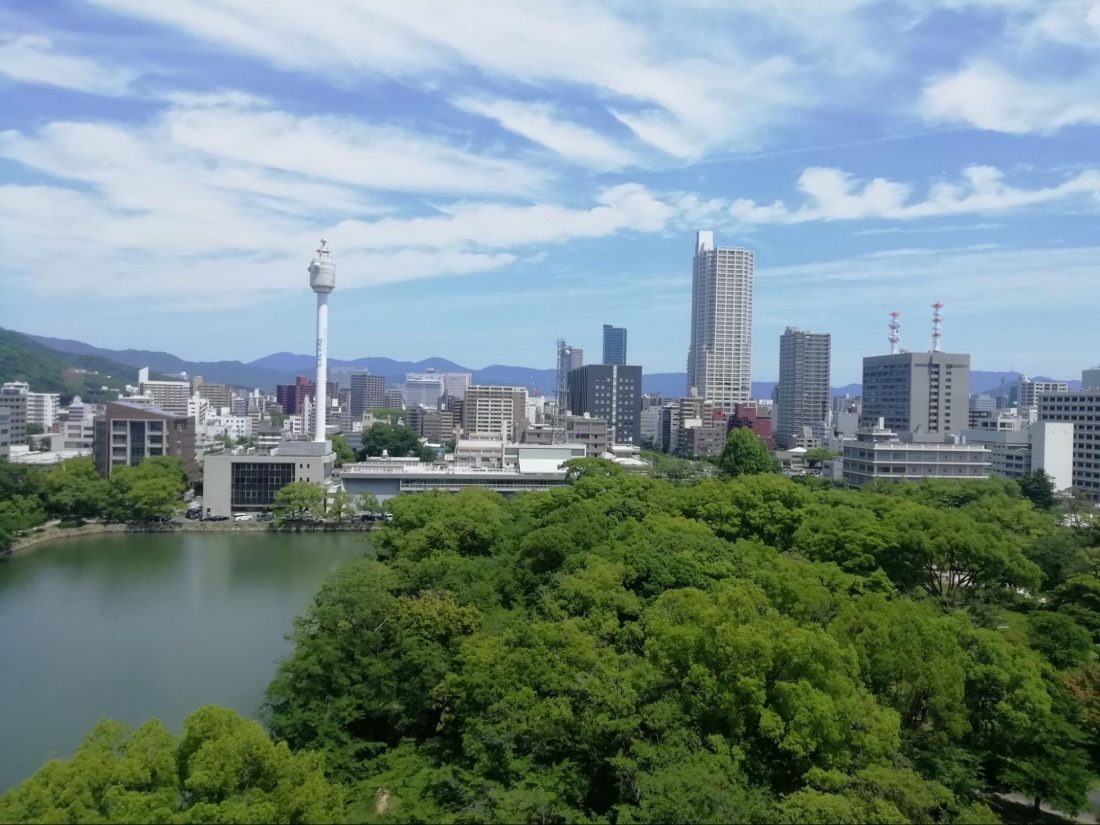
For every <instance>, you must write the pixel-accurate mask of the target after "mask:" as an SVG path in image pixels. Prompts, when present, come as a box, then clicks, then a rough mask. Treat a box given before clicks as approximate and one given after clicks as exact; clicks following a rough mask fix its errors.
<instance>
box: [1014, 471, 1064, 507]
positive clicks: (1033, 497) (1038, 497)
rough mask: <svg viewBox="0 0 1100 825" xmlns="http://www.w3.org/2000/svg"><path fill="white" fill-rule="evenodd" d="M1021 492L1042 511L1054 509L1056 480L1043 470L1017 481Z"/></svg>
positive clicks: (1021, 477)
mask: <svg viewBox="0 0 1100 825" xmlns="http://www.w3.org/2000/svg"><path fill="white" fill-rule="evenodd" d="M1016 483H1017V484H1018V485H1020V492H1021V493H1023V494H1024V497H1025V498H1027V499H1028V500H1029V501H1030V502H1031V503H1032V504H1034V505H1035V506H1036V507H1038V508H1039V509H1040V510H1052V509H1054V503H1055V498H1054V492H1055V490H1054V479H1053V478H1051V477H1050V475H1049V474H1048V473H1046V472H1045V471H1044V470H1043V469H1042V468H1040V469H1038V470H1035V471H1033V472H1030V473H1028V474H1027V475H1023V476H1020V478H1018V479H1016Z"/></svg>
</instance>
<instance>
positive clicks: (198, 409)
mask: <svg viewBox="0 0 1100 825" xmlns="http://www.w3.org/2000/svg"><path fill="white" fill-rule="evenodd" d="M210 411H211V410H210V400H209V399H208V398H204V397H203V396H201V395H199V394H198V393H195V394H194V395H192V396H191V397H190V398H188V399H187V417H188V418H193V419H195V426H196V427H202V426H203V425H205V424H206V417H207V416H208V415H209V414H210Z"/></svg>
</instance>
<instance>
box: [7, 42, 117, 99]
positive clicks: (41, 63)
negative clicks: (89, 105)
mask: <svg viewBox="0 0 1100 825" xmlns="http://www.w3.org/2000/svg"><path fill="white" fill-rule="evenodd" d="M0 75H6V76H7V77H10V78H11V79H12V80H16V81H19V82H20V83H33V84H39V85H45V86H60V87H62V88H65V89H75V90H77V91H80V92H89V93H91V94H97V95H113V96H117V95H124V94H127V93H128V92H129V91H130V86H131V84H132V83H133V81H134V80H135V78H137V76H138V73H137V72H136V71H133V70H131V69H127V68H123V67H117V66H107V65H103V64H102V63H101V62H97V61H93V60H89V59H88V58H85V57H78V56H76V55H68V54H61V53H59V52H57V51H55V50H54V44H53V42H52V41H51V40H50V39H49V38H46V37H37V36H34V35H24V36H22V37H16V38H12V39H9V40H6V41H4V42H3V43H0Z"/></svg>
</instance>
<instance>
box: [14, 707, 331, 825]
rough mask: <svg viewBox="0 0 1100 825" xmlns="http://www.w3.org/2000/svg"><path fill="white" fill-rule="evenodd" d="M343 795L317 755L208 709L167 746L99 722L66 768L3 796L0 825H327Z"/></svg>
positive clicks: (145, 733) (53, 767)
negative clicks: (315, 824) (225, 824)
mask: <svg viewBox="0 0 1100 825" xmlns="http://www.w3.org/2000/svg"><path fill="white" fill-rule="evenodd" d="M342 817H343V790H342V789H341V788H340V787H339V786H336V785H332V784H330V783H329V782H328V780H326V779H325V776H324V771H323V762H322V760H321V758H320V757H319V756H318V755H317V754H312V753H296V754H292V753H291V752H290V750H289V749H288V748H287V746H286V744H285V743H280V744H278V745H276V744H273V743H272V742H271V740H269V739H268V737H267V734H265V733H264V731H263V729H262V728H261V727H260V726H259V725H258V724H257V723H256V722H249V721H246V720H244V719H242V718H241V717H240V716H238V715H237V714H236V713H234V712H233V711H231V710H227V709H226V708H219V707H215V706H213V705H208V706H206V707H204V708H201V709H199V710H197V711H195V712H194V713H192V714H191V715H190V716H189V717H187V719H186V720H185V721H184V723H183V732H182V735H181V736H180V738H179V739H178V740H177V739H176V738H175V737H174V736H172V734H170V733H168V731H166V730H165V729H164V728H163V727H162V726H161V724H160V722H158V721H156V720H153V721H150V722H146V723H145V724H144V725H142V726H141V727H139V728H137V729H136V730H128V729H127V728H125V727H124V726H123V725H122V724H120V723H118V722H110V721H105V722H100V723H99V725H97V726H96V728H95V729H94V730H93V731H92V732H91V733H90V734H89V735H88V737H87V738H86V739H85V740H84V742H83V744H81V745H80V746H79V747H78V748H77V750H76V754H75V755H74V756H73V758H72V759H70V760H68V761H64V762H62V761H58V760H54V761H52V762H49V763H47V764H46V765H45V766H44V767H43V768H42V769H41V770H39V771H38V773H36V774H35V775H34V776H32V777H31V778H30V779H27V780H26V781H25V782H23V783H22V784H20V785H17V786H16V787H15V788H12V789H11V790H10V791H8V792H7V793H6V794H4V795H3V796H0V822H12V823H23V822H27V823H31V822H87V823H100V822H115V823H143V822H168V823H191V822H257V823H259V822H270V823H310V822H336V821H340V820H341V819H342Z"/></svg>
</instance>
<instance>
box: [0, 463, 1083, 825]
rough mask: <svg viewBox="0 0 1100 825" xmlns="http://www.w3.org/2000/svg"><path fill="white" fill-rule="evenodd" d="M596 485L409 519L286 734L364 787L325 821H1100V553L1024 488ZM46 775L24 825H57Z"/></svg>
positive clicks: (431, 508) (310, 666) (276, 708)
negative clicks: (343, 812)
mask: <svg viewBox="0 0 1100 825" xmlns="http://www.w3.org/2000/svg"><path fill="white" fill-rule="evenodd" d="M572 472H573V474H574V475H575V476H576V478H575V482H574V483H573V485H572V486H570V487H568V488H563V489H559V490H555V491H552V492H548V493H538V494H524V495H520V496H517V497H515V498H512V499H510V500H504V499H502V498H500V497H499V496H496V495H494V494H491V493H487V492H484V491H479V490H467V491H465V492H463V493H461V494H459V495H457V496H446V495H439V494H423V495H417V496H406V497H402V498H398V499H395V500H393V501H391V502H390V504H389V509H390V510H391V512H392V514H393V521H392V522H391V523H390V524H389V525H388V526H386V527H384V528H383V529H382V530H380V531H378V532H377V533H375V534H374V545H375V548H376V551H377V557H376V558H364V559H363V560H361V561H358V562H355V563H352V564H350V565H347V566H345V567H344V568H342V569H341V570H339V571H338V572H337V573H336V574H334V576H333V577H332V578H331V579H330V580H329V581H328V583H326V585H325V586H324V587H323V588H322V590H321V591H320V593H318V595H317V596H316V598H315V600H314V603H313V605H312V606H311V607H310V608H309V609H308V611H307V612H306V613H305V615H303V616H302V617H301V618H300V619H299V620H298V621H297V622H296V625H295V628H294V634H293V641H294V650H293V653H292V655H291V656H289V657H288V658H287V660H286V661H285V662H283V664H282V665H281V667H280V668H279V672H278V675H277V677H276V678H275V680H274V681H273V682H272V684H271V686H270V688H269V693H268V699H269V709H268V716H267V722H268V725H269V728H270V731H271V734H272V736H273V738H275V739H276V740H284V741H286V742H287V743H288V744H289V746H290V748H291V750H292V751H294V752H298V753H301V752H310V753H314V754H319V755H320V756H321V757H323V760H324V764H325V766H326V771H327V776H328V780H329V781H332V782H335V783H339V786H340V788H339V789H335V788H334V789H333V790H332V791H331V794H333V800H334V801H333V803H332V806H329V807H324V806H322V808H323V809H324V810H327V811H330V812H331V811H332V810H335V807H334V806H335V805H336V804H337V803H338V801H339V800H337V799H336V797H337V795H341V794H342V795H344V796H345V797H346V800H347V818H348V821H352V822H383V823H385V822H395V823H396V822H414V821H428V822H538V823H554V822H615V823H628V822H684V821H686V822H784V823H813V822H836V823H859V822H889V823H905V822H913V823H980V822H997V821H1000V819H999V816H1000V814H999V813H998V810H1000V809H1002V808H1003V805H1004V803H1003V801H1002V798H1001V797H1000V796H999V795H998V794H1001V793H1011V792H1015V793H1019V794H1022V795H1024V796H1025V797H1026V798H1028V799H1029V800H1035V802H1036V803H1038V801H1040V800H1041V801H1042V802H1044V803H1046V804H1047V805H1049V806H1051V807H1053V808H1056V809H1058V810H1061V811H1065V812H1069V813H1072V812H1074V811H1078V810H1081V809H1082V808H1084V806H1085V793H1086V791H1087V789H1088V788H1089V787H1090V785H1091V783H1092V782H1093V780H1094V777H1095V775H1096V771H1095V757H1096V753H1097V745H1098V743H1100V739H1098V737H1100V699H1098V696H1100V666H1098V665H1097V663H1096V661H1095V660H1096V655H1095V647H1094V644H1095V642H1096V640H1097V634H1098V633H1100V578H1098V577H1097V574H1098V573H1100V530H1098V529H1097V528H1096V527H1092V526H1090V527H1082V528H1073V529H1070V528H1064V527H1060V526H1058V523H1057V520H1056V518H1055V517H1054V516H1053V515H1052V514H1050V513H1048V512H1043V511H1040V510H1036V509H1035V508H1034V507H1033V506H1032V504H1031V502H1030V501H1029V500H1028V499H1026V498H1024V497H1023V496H1022V495H1021V494H1020V490H1019V488H1018V487H1017V486H1016V485H1015V484H1014V483H1011V482H1004V481H988V482H980V483H944V482H930V483H924V484H920V485H898V486H892V487H883V488H879V489H864V490H861V491H858V492H857V491H849V490H840V489H833V488H829V487H824V486H818V485H814V484H799V483H796V482H793V481H790V480H787V479H784V478H781V477H779V476H777V475H773V474H760V475H748V476H741V477H739V478H736V479H733V480H718V479H704V480H701V481H697V482H694V483H690V484H682V485H677V484H674V483H671V482H669V481H664V480H658V479H654V478H645V477H638V476H630V475H626V474H624V473H623V472H622V471H621V470H619V469H618V468H617V467H616V466H615V465H613V464H609V463H607V462H602V461H599V460H591V459H586V460H582V461H580V462H577V464H576V466H575V467H574V469H573V471H572ZM212 758H213V757H212ZM311 758H313V757H311ZM245 764H246V763H245V762H241V761H240V760H239V759H238V760H237V761H233V759H231V758H230V757H229V756H225V757H222V758H221V759H220V761H217V762H216V763H211V765H210V766H209V767H208V770H209V771H210V772H211V775H215V776H222V775H223V773H227V774H228V775H229V777H230V778H229V779H225V780H224V781H225V782H226V783H227V784H226V787H232V788H233V793H234V794H237V795H238V797H236V798H240V799H242V800H246V799H247V795H246V794H245V793H244V791H245V789H247V788H248V787H249V786H250V783H257V784H258V786H261V787H260V791H262V792H263V793H268V794H270V793H274V788H275V787H276V786H275V785H274V784H271V783H274V782H275V779H274V778H272V779H271V780H270V781H269V783H268V785H263V782H264V781H265V780H263V779H262V777H260V778H257V775H255V774H249V773H248V772H247V771H245V770H244V767H242V766H244V765H245ZM310 764H314V763H312V762H311V763H310ZM234 772H236V773H234ZM46 776H47V773H46V771H45V770H44V771H42V772H40V773H39V774H38V775H37V776H36V777H35V778H33V779H31V780H29V781H28V782H26V783H24V784H23V785H22V786H20V787H19V788H17V789H15V790H13V791H12V792H10V793H9V794H8V795H6V796H5V797H2V798H0V819H5V818H7V819H10V820H11V821H32V817H34V816H38V817H45V816H47V815H48V816H53V817H55V818H54V819H51V820H50V821H61V820H59V819H56V817H57V816H59V815H60V814H59V811H62V810H67V809H63V808H60V807H55V808H52V809H49V810H47V808H46V807H44V806H45V805H46V802H51V803H56V800H57V799H58V798H60V797H59V796H58V794H59V792H58V791H50V789H49V785H48V784H47V779H46V778H44V777H46ZM134 776H136V774H135V775H131V774H129V773H127V772H125V771H123V770H122V769H121V768H119V769H117V770H116V769H111V770H108V769H102V770H100V771H99V773H95V774H89V777H88V778H87V780H86V782H87V785H88V787H89V788H90V790H89V791H88V795H87V796H86V797H85V798H86V799H97V798H103V799H111V798H115V796H117V794H119V793H123V792H125V793H138V792H140V791H141V788H142V787H144V786H143V785H142V784H141V783H142V781H143V780H142V779H141V778H140V776H139V777H137V778H134ZM70 780H71V777H70ZM219 781H221V780H219ZM80 787H84V786H80ZM311 787H312V788H313V789H314V793H316V789H317V788H318V787H322V786H320V785H318V783H317V782H314V783H313V784H312V785H311ZM260 791H257V793H260ZM113 795H115V796H113ZM70 796H71V794H70ZM184 798H186V795H185V797H184ZM43 800H45V801H43ZM57 804H60V803H57ZM311 804H312V805H314V808H312V809H311V810H321V809H322V808H319V807H317V806H316V800H315V799H313V801H312V802H311ZM104 815H106V814H104ZM240 815H241V816H242V817H243V816H245V815H246V814H245V813H243V812H242V813H241V814H240ZM184 819H185V813H184V812H182V811H181V812H179V821H184ZM68 821H92V820H91V819H83V820H81V819H75V818H74V819H69V820H68ZM112 821H115V820H112ZM118 821H122V820H118ZM130 821H137V820H130ZM238 821H246V820H245V819H243V818H242V819H239V820H238ZM249 821H251V820H249ZM284 821H286V820H284ZM297 821H303V822H305V821H312V820H310V819H308V818H306V817H302V818H300V819H298V820H297Z"/></svg>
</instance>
